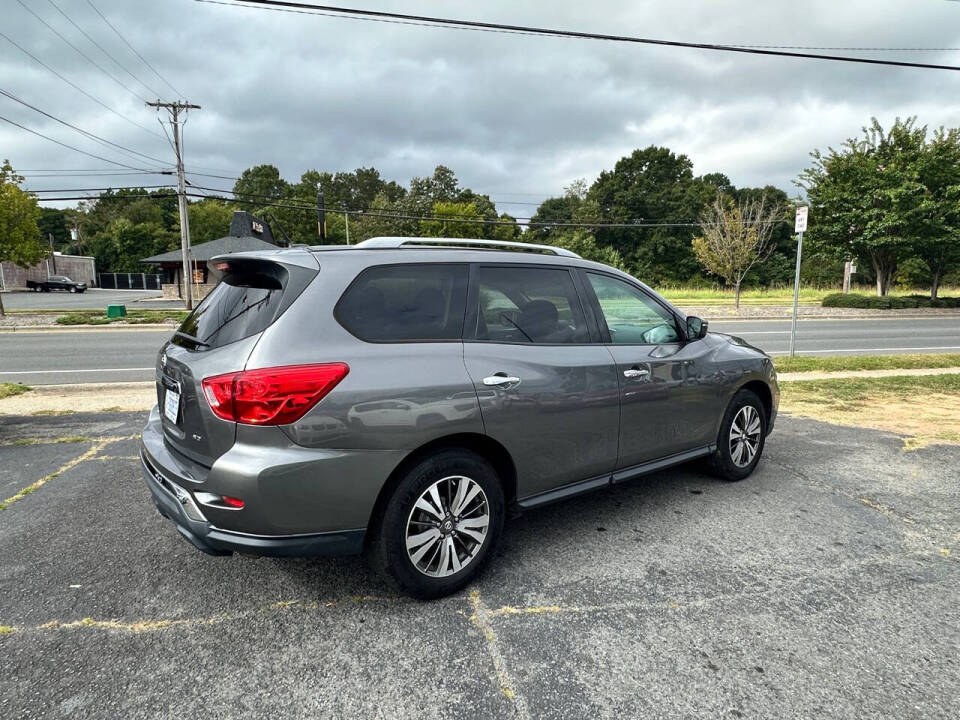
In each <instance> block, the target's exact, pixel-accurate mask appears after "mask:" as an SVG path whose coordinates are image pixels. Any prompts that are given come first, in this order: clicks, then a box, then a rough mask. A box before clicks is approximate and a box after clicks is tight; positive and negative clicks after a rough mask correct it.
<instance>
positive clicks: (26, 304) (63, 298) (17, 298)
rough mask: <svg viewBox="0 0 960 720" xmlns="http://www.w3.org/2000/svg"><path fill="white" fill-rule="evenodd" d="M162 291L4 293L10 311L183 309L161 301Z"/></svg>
mask: <svg viewBox="0 0 960 720" xmlns="http://www.w3.org/2000/svg"><path fill="white" fill-rule="evenodd" d="M160 296H161V293H160V291H159V290H104V289H102V288H87V290H85V291H84V292H82V293H76V294H74V293H68V292H59V291H58V292H49V293H38V292H4V293H3V306H4V308H6V309H7V310H77V309H84V310H100V309H105V308H106V307H107V305H129V306H132V307H135V308H139V309H141V310H148V309H150V308H154V309H166V308H182V307H183V303H182V302H180V301H179V300H161V299H160Z"/></svg>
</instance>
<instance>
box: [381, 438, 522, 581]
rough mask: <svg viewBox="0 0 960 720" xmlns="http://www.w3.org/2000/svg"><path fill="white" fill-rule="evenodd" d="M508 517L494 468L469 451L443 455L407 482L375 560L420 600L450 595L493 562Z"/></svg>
mask: <svg viewBox="0 0 960 720" xmlns="http://www.w3.org/2000/svg"><path fill="white" fill-rule="evenodd" d="M503 517H504V501H503V489H502V487H501V485H500V480H499V478H498V477H497V474H496V472H495V471H494V470H493V468H492V467H491V466H490V463H488V462H487V461H486V460H484V459H483V458H482V457H480V456H479V455H477V454H476V453H473V452H470V451H469V450H463V449H448V450H441V451H439V452H437V453H436V454H435V455H432V456H430V457H428V458H425V459H424V460H422V461H420V462H419V463H417V464H416V465H414V466H413V467H412V468H410V469H409V470H408V471H407V472H406V473H405V474H404V476H403V477H402V478H401V480H400V482H399V484H398V485H397V488H396V490H394V492H393V495H392V497H391V498H390V500H389V501H388V503H387V505H386V507H385V508H384V510H383V513H382V516H381V518H380V521H379V523H377V526H376V528H375V529H374V535H373V538H372V543H371V546H370V555H371V559H372V561H373V564H374V565H375V566H376V568H377V569H378V570H379V571H380V572H381V573H383V574H384V575H385V576H386V577H387V578H388V579H389V580H390V581H392V582H393V583H394V584H395V585H397V586H398V587H399V588H400V589H401V590H402V591H404V592H406V593H409V594H410V595H413V596H414V597H418V598H422V599H429V598H436V597H441V596H443V595H448V594H450V593H452V592H456V591H457V590H459V589H460V588H462V587H463V586H464V585H466V584H467V583H468V582H470V580H471V579H473V577H474V576H476V574H477V573H478V572H480V570H481V569H482V568H483V566H484V565H485V564H486V562H487V561H488V560H489V558H490V557H491V553H492V552H493V548H494V547H495V546H496V544H497V541H498V540H499V538H500V532H501V530H502V528H503Z"/></svg>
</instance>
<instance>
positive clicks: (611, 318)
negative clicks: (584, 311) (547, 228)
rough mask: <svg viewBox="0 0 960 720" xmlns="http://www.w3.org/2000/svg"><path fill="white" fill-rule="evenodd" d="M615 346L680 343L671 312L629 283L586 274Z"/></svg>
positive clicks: (595, 274) (607, 276) (608, 277)
mask: <svg viewBox="0 0 960 720" xmlns="http://www.w3.org/2000/svg"><path fill="white" fill-rule="evenodd" d="M586 275H587V279H588V280H589V281H590V285H591V286H592V287H593V291H594V292H595V293H596V294H597V301H598V302H599V303H600V309H601V310H602V311H603V316H604V320H605V321H606V323H607V329H608V330H609V331H610V339H611V341H612V342H613V343H615V344H624V345H660V344H662V343H675V342H680V333H679V332H678V331H677V323H676V319H675V318H674V317H673V313H671V312H670V311H669V310H667V309H666V308H664V307H663V306H662V305H660V304H659V303H657V302H656V301H655V300H654V299H653V298H651V297H650V296H648V295H647V294H646V293H644V292H643V291H642V290H640V289H638V288H635V287H634V286H633V285H631V284H630V283H627V282H624V281H623V280H620V279H618V278H615V277H611V276H609V275H600V274H599V273H592V272H588V273H586Z"/></svg>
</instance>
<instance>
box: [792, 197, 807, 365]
mask: <svg viewBox="0 0 960 720" xmlns="http://www.w3.org/2000/svg"><path fill="white" fill-rule="evenodd" d="M809 212H810V208H808V207H807V206H806V205H801V206H800V207H798V208H797V215H796V218H795V219H794V223H793V231H794V232H795V233H797V269H796V271H795V272H794V274H793V319H792V321H791V323H790V357H793V356H794V353H795V352H796V348H797V306H798V305H799V304H800V260H801V258H802V256H803V231H804V230H806V229H807V214H808V213H809Z"/></svg>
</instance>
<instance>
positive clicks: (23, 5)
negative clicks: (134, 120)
mask: <svg viewBox="0 0 960 720" xmlns="http://www.w3.org/2000/svg"><path fill="white" fill-rule="evenodd" d="M17 2H18V3H20V6H21V7H22V8H23V9H24V10H26V11H27V12H28V13H30V14H31V15H33V16H34V17H35V18H36V19H37V20H39V21H40V22H41V23H43V24H44V25H45V26H46V28H47V29H48V30H49V31H50V32H52V33H53V34H54V35H56V36H57V37H58V38H60V39H61V40H63V41H64V42H65V43H66V44H67V45H69V46H70V47H72V48H73V49H74V51H76V53H77V54H78V55H80V57H82V58H83V59H84V60H86V61H87V62H88V63H90V64H91V65H93V66H94V67H95V68H97V70H99V71H100V72H102V73H103V74H104V75H106V76H107V77H108V78H110V79H111V80H113V81H114V82H115V83H117V85H119V86H120V87H122V88H123V89H124V90H126V91H127V92H129V93H130V94H131V95H133V96H134V97H136V98H137V99H138V100H142V101H143V102H147V99H146V98H145V97H143V96H142V95H140V94H139V93H138V92H136V91H134V90H131V89H130V88H129V87H127V86H126V85H125V84H124V83H123V82H121V81H120V80H118V79H117V78H116V76H114V75H113V73H111V72H109V71H108V70H105V69H104V68H103V67H101V65H100V64H99V63H98V62H96V61H95V60H93V59H91V58H90V56H89V55H87V54H86V53H85V52H83V50H81V49H80V48H78V47H77V46H76V45H74V44H73V43H72V42H70V41H69V40H67V39H66V38H65V37H64V36H63V35H62V34H60V32H59V31H58V30H57V29H56V28H54V27H53V26H52V25H51V24H50V23H48V22H47V21H46V20H44V19H43V18H42V17H40V16H39V15H37V14H36V13H35V12H34V11H33V10H31V9H30V8H29V7H28V6H27V5H26V3H24V2H23V0H17Z"/></svg>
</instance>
